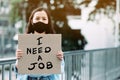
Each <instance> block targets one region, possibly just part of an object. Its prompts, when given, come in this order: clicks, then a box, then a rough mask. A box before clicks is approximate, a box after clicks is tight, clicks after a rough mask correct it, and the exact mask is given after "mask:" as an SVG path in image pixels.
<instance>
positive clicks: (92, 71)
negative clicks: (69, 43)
mask: <svg viewBox="0 0 120 80" xmlns="http://www.w3.org/2000/svg"><path fill="white" fill-rule="evenodd" d="M119 76H120V48H109V49H98V50H87V51H69V52H65V80H115V79H116V78H117V77H119Z"/></svg>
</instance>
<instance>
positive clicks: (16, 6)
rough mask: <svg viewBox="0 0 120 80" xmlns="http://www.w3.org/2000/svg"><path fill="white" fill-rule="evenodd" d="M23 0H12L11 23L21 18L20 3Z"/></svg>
mask: <svg viewBox="0 0 120 80" xmlns="http://www.w3.org/2000/svg"><path fill="white" fill-rule="evenodd" d="M22 1H23V0H11V11H10V21H11V23H13V24H14V23H15V22H16V21H18V20H20V19H21V13H20V3H21V2H22Z"/></svg>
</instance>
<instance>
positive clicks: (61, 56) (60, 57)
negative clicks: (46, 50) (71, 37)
mask: <svg viewBox="0 0 120 80" xmlns="http://www.w3.org/2000/svg"><path fill="white" fill-rule="evenodd" d="M56 56H57V58H58V59H59V60H62V59H63V52H62V51H58V53H57V55H56Z"/></svg>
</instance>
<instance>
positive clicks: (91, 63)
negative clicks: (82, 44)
mask: <svg viewBox="0 0 120 80" xmlns="http://www.w3.org/2000/svg"><path fill="white" fill-rule="evenodd" d="M92 58H93V53H92V52H90V53H89V80H92V65H93V62H92Z"/></svg>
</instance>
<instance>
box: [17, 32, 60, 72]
mask: <svg viewBox="0 0 120 80" xmlns="http://www.w3.org/2000/svg"><path fill="white" fill-rule="evenodd" d="M18 47H19V49H21V50H22V51H23V52H24V54H23V57H22V58H21V59H19V60H18V72H19V73H21V74H53V73H60V71H61V70H60V63H61V62H60V60H59V59H58V58H57V57H56V54H57V53H58V51H60V50H61V35H60V34H44V35H42V34H39V35H35V34H24V35H23V34H21V35H19V39H18Z"/></svg>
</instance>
